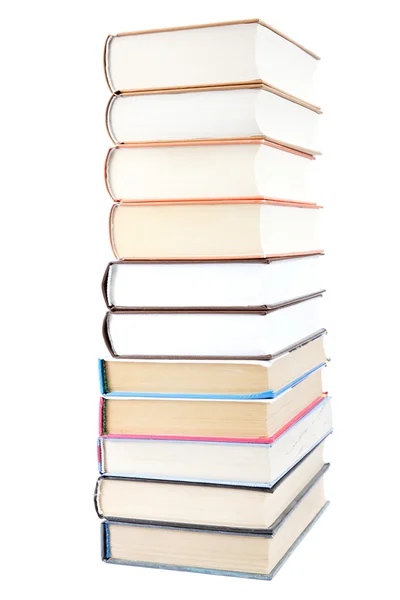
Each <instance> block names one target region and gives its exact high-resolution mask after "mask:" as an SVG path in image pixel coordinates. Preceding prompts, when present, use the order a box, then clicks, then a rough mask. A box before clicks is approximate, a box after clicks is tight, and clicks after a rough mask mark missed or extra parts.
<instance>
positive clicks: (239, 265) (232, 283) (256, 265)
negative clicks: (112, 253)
mask: <svg viewBox="0 0 400 600" xmlns="http://www.w3.org/2000/svg"><path fill="white" fill-rule="evenodd" d="M323 263H324V256H323V255H322V254H316V255H312V256H310V255H308V256H303V257H292V258H284V259H259V260H253V261H251V260H249V261H244V260H243V261H230V262H228V261H215V262H210V261H208V262H204V261H203V262H200V261H198V262H196V263H191V262H184V261H175V262H169V263H167V262H154V261H152V262H144V261H142V262H140V261H130V262H127V261H119V262H111V263H109V264H108V265H107V268H106V271H105V274H104V277H103V281H102V292H103V297H104V300H105V302H106V305H107V308H109V309H112V310H129V309H135V308H140V307H147V308H185V307H186V308H188V307H198V308H210V307H246V306H268V307H272V306H273V305H276V304H280V303H282V302H287V301H290V300H293V299H294V298H300V297H303V296H308V295H310V294H314V293H317V292H322V291H323V290H324V285H323ZM238 281H240V285H238V284H237V282H238Z"/></svg>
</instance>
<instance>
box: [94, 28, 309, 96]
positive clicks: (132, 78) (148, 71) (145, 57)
mask: <svg viewBox="0 0 400 600" xmlns="http://www.w3.org/2000/svg"><path fill="white" fill-rule="evenodd" d="M318 60H319V57H318V56H317V55H316V54H314V53H313V52H311V51H310V50H307V49H306V48H304V47H303V46H301V45H300V44H298V43H297V42H294V41H293V40H292V39H290V38H288V37H287V36H285V35H283V34H282V33H280V32H279V31H277V30H276V29H274V28H272V27H270V26H269V25H267V24H266V23H264V22H263V21H261V20H259V19H250V20H246V21H232V22H224V23H210V24H207V25H194V26H187V27H176V28H171V29H153V30H149V31H134V32H129V33H119V34H118V35H115V36H113V35H111V36H109V37H108V38H107V41H106V45H105V52H104V66H105V74H106V78H107V82H108V85H109V87H110V89H111V91H112V92H113V93H115V94H117V93H124V92H129V91H135V90H157V89H173V88H175V89H180V88H190V87H199V86H208V87H209V86H214V85H227V86H229V85H238V84H239V83H240V84H249V83H264V84H266V85H268V86H270V87H273V88H275V89H277V90H283V91H284V92H286V94H289V95H292V96H294V97H297V98H300V99H302V100H304V101H307V102H313V99H312V82H313V77H314V74H315V71H316V67H317V65H318Z"/></svg>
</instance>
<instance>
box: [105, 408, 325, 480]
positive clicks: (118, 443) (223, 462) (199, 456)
mask: <svg viewBox="0 0 400 600" xmlns="http://www.w3.org/2000/svg"><path fill="white" fill-rule="evenodd" d="M331 430H332V417H331V406H330V398H329V397H322V398H321V399H320V401H319V402H318V403H317V404H316V405H315V406H313V407H312V408H310V410H308V412H306V413H305V414H304V415H303V416H302V417H301V418H300V419H299V420H297V421H296V422H295V423H293V424H292V425H290V427H288V428H286V429H285V430H284V431H282V433H280V434H279V435H278V436H277V437H276V438H275V439H274V441H272V442H266V441H263V440H252V441H247V442H243V441H240V442H226V441H225V442H218V441H199V440H196V441H193V440H186V439H167V440H165V439H162V438H157V437H151V436H149V437H143V438H132V437H130V438H129V437H124V438H121V437H118V438H117V437H101V438H99V446H98V447H99V471H100V474H102V475H113V476H120V477H135V478H136V477H139V478H149V479H165V480H171V479H172V480H180V481H201V482H207V481H208V482H211V483H227V484H234V485H235V484H236V485H247V486H255V487H272V486H273V485H274V484H275V483H276V482H277V481H278V480H279V479H281V477H283V475H284V474H285V473H287V472H288V471H289V470H290V469H291V468H292V467H293V466H294V465H295V464H297V463H298V462H299V461H300V460H301V459H302V458H303V457H304V456H306V454H308V452H310V451H311V450H312V449H313V448H315V446H317V445H318V444H319V443H320V442H321V441H322V440H323V439H324V438H325V437H326V436H327V435H329V433H330V432H331Z"/></svg>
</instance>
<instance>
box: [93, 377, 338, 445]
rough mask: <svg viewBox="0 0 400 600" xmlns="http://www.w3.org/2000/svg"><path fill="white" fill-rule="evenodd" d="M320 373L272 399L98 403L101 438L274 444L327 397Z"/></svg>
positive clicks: (144, 399)
mask: <svg viewBox="0 0 400 600" xmlns="http://www.w3.org/2000/svg"><path fill="white" fill-rule="evenodd" d="M321 370H322V367H320V368H319V369H316V370H315V371H314V372H313V373H311V374H310V375H308V376H307V377H304V378H303V379H301V380H300V382H298V383H296V384H295V385H293V387H291V388H289V389H287V390H286V391H284V392H282V393H281V394H278V395H277V396H275V398H271V399H254V398H251V399H247V400H238V399H222V398H184V397H181V398H151V397H149V396H147V397H135V398H133V397H131V398H129V397H115V396H112V397H108V398H104V397H102V398H101V399H100V411H99V413H100V414H99V428H100V435H101V436H104V437H133V438H141V437H149V436H151V437H159V438H163V439H171V438H172V439H173V438H176V439H183V438H185V439H191V440H203V441H214V440H217V441H257V440H258V441H265V442H273V441H274V439H276V438H277V437H278V436H279V435H280V434H281V433H282V432H283V431H284V430H285V429H287V428H288V427H289V426H290V425H292V424H293V423H295V422H296V421H298V420H299V419H300V418H301V417H302V416H303V415H304V414H305V413H306V412H308V411H309V410H310V408H312V407H313V406H314V405H316V404H318V402H319V401H320V400H321V398H322V397H323V396H324V395H326V394H324V391H323V384H322V373H321Z"/></svg>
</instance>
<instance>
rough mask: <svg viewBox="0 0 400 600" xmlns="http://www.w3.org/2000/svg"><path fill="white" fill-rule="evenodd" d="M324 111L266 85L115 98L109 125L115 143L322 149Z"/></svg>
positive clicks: (140, 93) (176, 91)
mask: <svg viewBox="0 0 400 600" xmlns="http://www.w3.org/2000/svg"><path fill="white" fill-rule="evenodd" d="M319 114H320V110H319V109H318V108H316V107H315V106H312V105H310V104H307V103H305V102H302V101H301V100H298V99H297V98H293V97H292V96H288V95H287V94H285V93H283V92H278V91H277V90H274V89H273V88H270V87H267V86H265V85H263V84H245V85H238V86H217V87H210V88H207V87H204V88H194V89H183V90H175V91H169V92H168V91H162V92H150V93H149V92H132V93H130V94H119V95H113V96H111V98H110V101H109V103H108V106H107V112H106V124H107V130H108V133H109V135H110V137H111V139H112V141H113V142H114V144H121V143H132V142H152V141H172V140H175V141H178V140H196V139H197V140H198V139H232V138H233V139H234V138H248V137H253V138H260V137H265V138H266V139H267V140H268V141H272V142H276V143H279V144H281V145H288V146H291V147H294V148H297V149H299V150H301V149H304V148H310V149H312V150H313V153H317V152H315V148H317V141H316V137H317V136H316V133H317V125H318V115H319Z"/></svg>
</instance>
